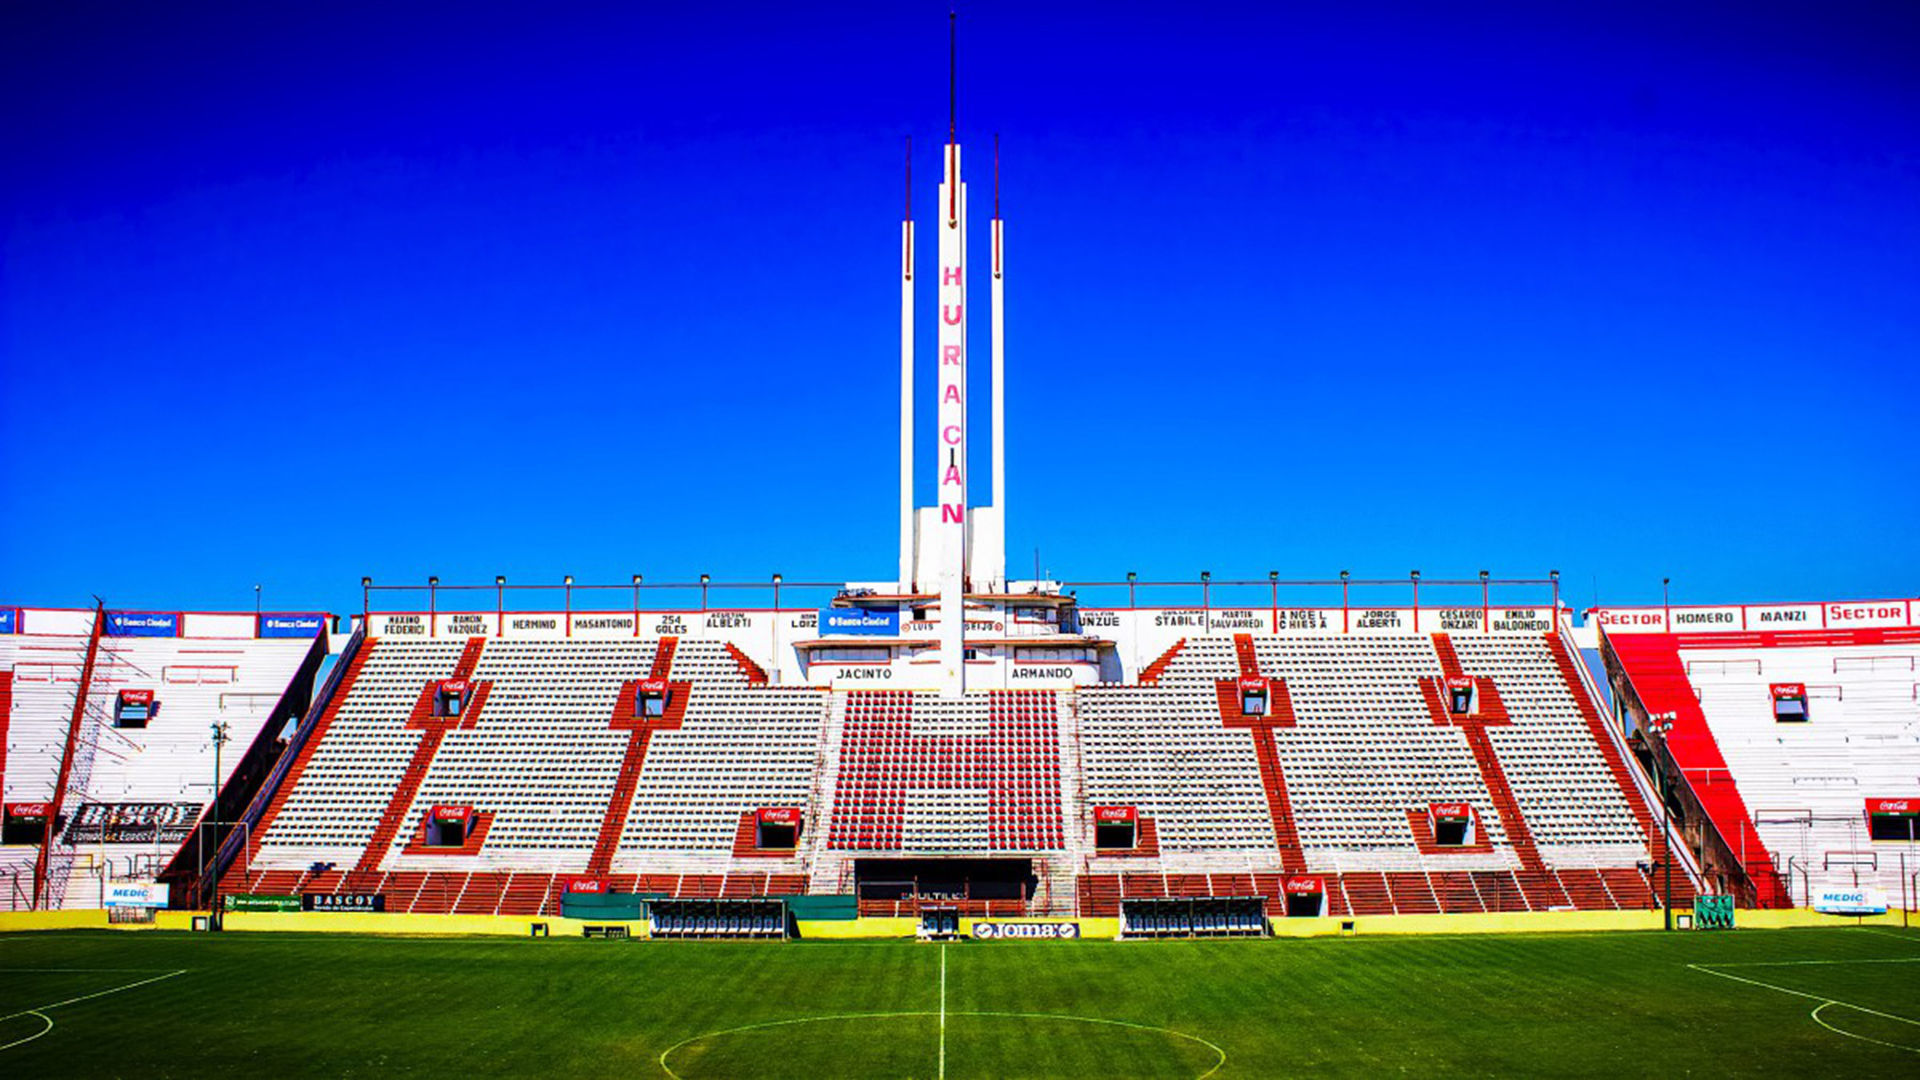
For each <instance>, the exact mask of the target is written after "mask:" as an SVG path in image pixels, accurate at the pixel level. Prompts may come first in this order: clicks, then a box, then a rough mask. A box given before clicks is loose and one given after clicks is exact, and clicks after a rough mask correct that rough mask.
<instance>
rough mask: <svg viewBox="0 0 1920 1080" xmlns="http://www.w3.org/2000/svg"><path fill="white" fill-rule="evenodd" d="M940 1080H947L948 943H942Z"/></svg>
mask: <svg viewBox="0 0 1920 1080" xmlns="http://www.w3.org/2000/svg"><path fill="white" fill-rule="evenodd" d="M940 1080H947V943H946V942H944V941H943V942H941V943H940Z"/></svg>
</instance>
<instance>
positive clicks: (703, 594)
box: [700, 574, 713, 611]
mask: <svg viewBox="0 0 1920 1080" xmlns="http://www.w3.org/2000/svg"><path fill="white" fill-rule="evenodd" d="M712 580H713V579H712V578H710V577H708V576H707V575H705V574H701V575H700V610H701V611H705V610H707V582H709V581H712Z"/></svg>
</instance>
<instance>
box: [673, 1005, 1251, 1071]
mask: <svg viewBox="0 0 1920 1080" xmlns="http://www.w3.org/2000/svg"><path fill="white" fill-rule="evenodd" d="M940 1020H941V1017H940V1013H939V1012H938V1011H937V1010H927V1011H924V1012H897V1013H867V1014H858V1015H847V1016H818V1017H800V1018H796V1019H791V1020H774V1021H768V1022H766V1023H760V1024H749V1025H744V1026H741V1027H737V1028H731V1029H728V1030H725V1031H716V1032H711V1033H708V1034H704V1035H699V1036H695V1037H694V1038H690V1039H687V1040H685V1041H683V1042H680V1043H677V1044H675V1045H674V1046H671V1047H669V1048H668V1049H667V1050H666V1052H665V1053H663V1054H661V1055H660V1059H659V1060H660V1065H661V1068H662V1069H663V1070H664V1071H665V1073H666V1075H668V1076H673V1077H679V1078H681V1080H707V1078H710V1077H736V1076H754V1077H765V1078H771V1080H779V1078H786V1077H792V1078H799V1080H818V1078H819V1077H823V1076H922V1077H932V1076H936V1075H945V1076H946V1077H947V1080H970V1078H982V1080H984V1078H988V1077H1002V1076H1031V1075H1035V1074H1036V1073H1045V1074H1052V1075H1059V1076H1127V1077H1142V1078H1146V1080H1158V1078H1166V1080H1173V1078H1176V1077H1177V1078H1181V1080H1193V1078H1196V1077H1207V1076H1211V1075H1213V1074H1214V1073H1215V1072H1216V1071H1217V1070H1218V1069H1219V1068H1220V1066H1221V1065H1223V1064H1224V1063H1225V1062H1226V1060H1227V1055H1226V1052H1225V1051H1224V1050H1222V1049H1220V1048H1219V1047H1218V1046H1216V1045H1214V1044H1213V1043H1212V1042H1209V1041H1207V1040H1206V1039H1203V1038H1200V1037H1198V1036H1194V1035H1189V1034H1185V1033H1183V1032H1179V1031H1173V1030H1171V1029H1168V1028H1161V1027H1154V1026H1152V1025H1148V1024H1138V1023H1133V1022H1130V1021H1125V1020H1107V1019H1101V1018H1098V1017H1080V1016H1066V1015H1051V1014H1040V1013H1017V1012H958V1011H953V1010H949V1011H948V1012H947V1014H946V1037H945V1040H944V1042H943V1040H942V1039H941V1024H940ZM943 1050H944V1054H943ZM943 1065H944V1073H942V1066H943Z"/></svg>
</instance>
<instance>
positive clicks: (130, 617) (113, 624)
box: [107, 611, 180, 637]
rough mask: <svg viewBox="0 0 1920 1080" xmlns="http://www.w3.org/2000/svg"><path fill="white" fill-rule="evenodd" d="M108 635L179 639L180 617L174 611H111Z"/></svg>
mask: <svg viewBox="0 0 1920 1080" xmlns="http://www.w3.org/2000/svg"><path fill="white" fill-rule="evenodd" d="M107 633H109V634H112V635H113V636H114V637H179V636H180V616H179V614H178V613H177V612H172V611H109V612H107Z"/></svg>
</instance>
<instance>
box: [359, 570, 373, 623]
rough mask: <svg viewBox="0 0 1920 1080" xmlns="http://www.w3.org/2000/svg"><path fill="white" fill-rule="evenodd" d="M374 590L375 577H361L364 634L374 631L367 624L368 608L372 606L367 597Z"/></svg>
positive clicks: (361, 619)
mask: <svg viewBox="0 0 1920 1080" xmlns="http://www.w3.org/2000/svg"><path fill="white" fill-rule="evenodd" d="M372 592H373V579H372V578H370V577H363V578H361V579H360V632H361V633H363V634H370V633H372V632H373V631H372V630H371V629H370V628H368V626H367V619H368V615H367V609H368V607H369V606H370V601H369V600H368V599H367V597H368V596H369V595H370V594H371V593H372Z"/></svg>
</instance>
